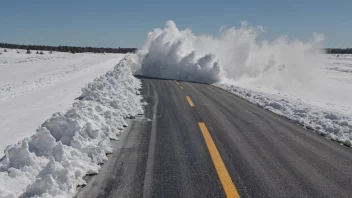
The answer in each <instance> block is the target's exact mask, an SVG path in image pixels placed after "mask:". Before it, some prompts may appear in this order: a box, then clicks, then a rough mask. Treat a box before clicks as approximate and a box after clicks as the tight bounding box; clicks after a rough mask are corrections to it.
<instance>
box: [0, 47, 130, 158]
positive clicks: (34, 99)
mask: <svg viewBox="0 0 352 198" xmlns="http://www.w3.org/2000/svg"><path fill="white" fill-rule="evenodd" d="M7 51H8V52H3V49H0V52H1V53H2V54H1V55H0V120H1V122H0V152H1V153H2V152H3V150H4V149H5V147H6V145H9V144H14V143H16V142H18V141H20V140H22V139H23V138H24V137H29V136H30V135H32V134H33V132H34V131H35V129H36V128H37V127H38V125H39V124H41V123H43V122H44V121H45V120H46V119H48V118H49V117H50V116H51V115H52V114H53V113H55V112H57V111H64V110H66V109H68V108H69V107H70V105H71V104H72V103H73V102H74V99H75V98H77V97H78V96H79V95H80V94H81V89H82V88H83V87H85V86H86V85H87V84H88V83H89V82H91V81H92V80H93V79H94V78H96V77H98V76H100V75H102V74H104V73H105V72H107V71H108V70H110V69H112V68H113V67H114V65H116V63H118V61H119V60H120V59H121V58H122V57H123V56H124V54H106V55H102V54H90V53H83V54H70V53H60V52H53V54H48V52H44V53H45V54H44V55H37V54H35V51H32V54H29V55H28V54H26V53H25V52H26V51H25V50H19V51H20V54H17V52H16V50H11V49H7ZM0 156H2V155H1V154H0Z"/></svg>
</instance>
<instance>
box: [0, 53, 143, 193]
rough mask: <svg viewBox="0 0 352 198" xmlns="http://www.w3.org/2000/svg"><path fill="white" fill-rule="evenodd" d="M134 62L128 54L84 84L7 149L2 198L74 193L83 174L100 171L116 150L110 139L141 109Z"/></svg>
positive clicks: (1, 165) (1, 166)
mask: <svg viewBox="0 0 352 198" xmlns="http://www.w3.org/2000/svg"><path fill="white" fill-rule="evenodd" d="M130 66H131V59H130V57H126V58H124V59H123V60H121V61H120V62H119V63H118V64H117V65H116V66H115V67H114V69H113V70H111V71H108V72H106V73H105V74H104V75H102V76H100V77H98V78H95V79H94V80H93V82H91V83H89V84H88V85H87V86H86V87H84V88H83V89H82V93H81V96H80V97H79V98H80V100H78V101H76V102H75V103H74V104H73V105H72V106H71V107H70V108H69V109H68V110H67V111H66V112H65V113H55V114H54V115H53V116H52V117H51V118H50V119H48V120H46V121H45V122H44V123H43V124H42V125H41V126H39V127H38V129H37V130H36V131H35V133H34V135H32V136H31V137H29V138H24V139H23V140H22V141H20V142H19V143H17V144H15V145H10V146H8V147H7V148H6V150H5V156H4V158H3V159H2V160H1V162H0V197H7V198H10V197H11V198H12V197H23V198H24V197H45V198H50V197H73V196H74V195H75V194H76V191H77V189H76V188H77V186H80V185H85V183H86V182H85V181H84V180H83V177H84V176H85V175H87V174H96V173H97V172H98V171H99V169H100V165H101V164H102V163H104V162H105V161H106V160H107V157H106V154H107V153H111V152H112V150H113V148H112V146H111V143H110V139H117V136H118V135H120V133H121V131H122V129H123V127H124V126H127V122H126V119H127V118H130V117H133V116H136V115H138V114H141V113H143V108H142V103H141V99H142V97H141V96H140V95H139V89H140V88H141V82H140V81H139V80H138V79H136V78H135V77H134V76H133V75H132V72H131V69H130ZM76 97H77V96H76ZM72 100H73V98H72ZM33 132H34V131H33Z"/></svg>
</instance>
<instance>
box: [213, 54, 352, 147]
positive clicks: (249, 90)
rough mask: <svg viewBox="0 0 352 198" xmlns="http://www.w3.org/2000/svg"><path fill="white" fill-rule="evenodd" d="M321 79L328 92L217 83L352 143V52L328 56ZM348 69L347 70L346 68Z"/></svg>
mask: <svg viewBox="0 0 352 198" xmlns="http://www.w3.org/2000/svg"><path fill="white" fill-rule="evenodd" d="M325 56H326V57H327V60H328V61H327V62H326V63H325V64H324V65H322V67H321V70H323V71H325V72H326V76H327V78H326V79H325V80H324V81H322V82H320V83H321V86H322V87H320V88H321V89H324V90H325V92H320V91H314V90H313V91H311V92H309V93H308V92H304V91H302V92H292V90H290V91H278V90H273V89H267V88H265V87H255V86H252V85H250V84H244V83H241V82H236V81H227V82H225V83H224V82H222V83H216V84H214V85H215V86H218V87H220V88H222V89H225V90H227V91H229V92H232V93H234V94H236V95H238V96H240V97H242V98H243V99H246V100H248V101H250V102H252V103H255V104H257V105H259V106H261V107H263V108H265V109H267V110H270V111H272V112H274V113H276V114H278V115H281V116H284V117H287V118H289V119H291V120H293V121H294V122H295V123H297V124H299V125H301V126H304V127H306V128H308V129H310V130H312V131H315V132H317V133H319V134H321V135H323V136H326V138H328V139H331V140H335V141H338V142H340V143H341V144H344V145H346V146H352V102H351V101H352V73H351V72H350V71H349V70H348V69H349V68H350V67H351V65H352V55H325ZM346 70H347V71H346Z"/></svg>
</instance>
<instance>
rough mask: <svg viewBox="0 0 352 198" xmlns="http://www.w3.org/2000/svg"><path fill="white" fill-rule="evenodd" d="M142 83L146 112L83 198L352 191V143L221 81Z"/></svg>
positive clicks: (339, 194) (326, 194) (83, 192)
mask: <svg viewBox="0 0 352 198" xmlns="http://www.w3.org/2000/svg"><path fill="white" fill-rule="evenodd" d="M142 82H143V90H142V94H143V96H144V100H145V101H146V102H148V105H147V106H146V108H145V115H144V116H140V117H137V118H136V119H135V120H133V121H132V122H131V123H130V125H129V127H128V128H127V129H126V130H125V132H124V133H123V135H122V136H121V139H120V141H118V142H117V143H116V144H115V152H114V153H113V154H112V155H110V156H109V161H108V162H107V163H106V164H104V165H103V167H102V170H101V171H100V172H99V174H98V175H97V176H94V177H92V178H90V179H89V181H88V185H87V186H86V187H84V188H83V189H82V190H81V191H80V193H79V194H78V196H77V197H83V198H88V197H165V198H166V197H226V196H227V197H231V196H233V197H236V196H237V195H239V196H240V197H352V149H350V148H347V147H345V146H341V145H339V144H337V143H335V142H332V141H328V140H326V139H325V138H323V137H321V136H319V135H317V134H315V133H313V132H311V131H308V130H306V129H303V128H301V127H299V126H297V125H295V124H294V123H292V122H290V121H289V120H287V119H285V118H283V117H280V116H277V115H275V114H273V113H271V112H269V111H267V110H264V109H262V108H260V107H258V106H256V105H254V104H251V103H249V102H247V101H244V100H242V99H240V98H238V97H237V96H235V95H232V94H230V93H227V92H225V91H223V90H221V89H219V88H216V87H214V86H209V85H205V84H197V83H188V82H179V83H178V82H175V81H172V80H157V79H142ZM187 96H188V97H189V98H188V99H187ZM192 105H194V106H192Z"/></svg>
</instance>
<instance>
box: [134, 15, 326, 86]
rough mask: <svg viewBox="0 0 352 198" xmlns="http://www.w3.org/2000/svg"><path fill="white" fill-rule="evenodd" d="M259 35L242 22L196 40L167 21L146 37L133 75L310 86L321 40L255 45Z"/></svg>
mask: <svg viewBox="0 0 352 198" xmlns="http://www.w3.org/2000/svg"><path fill="white" fill-rule="evenodd" d="M263 33H264V28H263V27H261V26H249V25H248V24H247V23H246V22H242V23H241V26H240V27H239V28H236V27H233V28H221V29H220V32H219V35H218V36H216V37H213V36H210V35H195V34H193V33H192V32H191V30H189V29H185V30H179V29H178V28H177V27H176V24H175V23H174V22H173V21H168V22H167V24H166V27H165V28H164V29H155V30H154V31H153V32H150V33H149V34H148V37H147V39H146V41H145V44H144V47H143V49H142V50H141V51H139V53H138V54H139V63H140V68H139V69H138V71H137V73H138V74H141V75H146V76H152V77H160V78H171V79H178V80H186V81H197V82H205V83H214V82H218V81H220V80H224V79H232V80H236V81H246V82H251V83H256V84H261V85H262V84H265V85H267V86H269V87H273V88H276V89H286V88H289V87H291V86H297V84H298V86H300V85H302V84H303V83H311V77H312V73H314V72H316V71H315V69H316V68H317V67H319V66H320V63H322V62H323V61H322V58H321V56H319V54H320V51H319V50H318V49H319V47H321V45H320V44H321V42H322V41H323V36H321V35H319V34H313V39H312V40H311V41H307V42H304V41H300V40H293V41H292V40H290V39H289V38H288V37H287V36H282V37H280V38H277V39H276V40H274V41H272V42H269V41H265V40H263V41H259V39H258V37H259V36H261V35H262V34H263Z"/></svg>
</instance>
